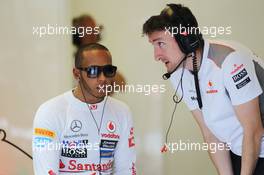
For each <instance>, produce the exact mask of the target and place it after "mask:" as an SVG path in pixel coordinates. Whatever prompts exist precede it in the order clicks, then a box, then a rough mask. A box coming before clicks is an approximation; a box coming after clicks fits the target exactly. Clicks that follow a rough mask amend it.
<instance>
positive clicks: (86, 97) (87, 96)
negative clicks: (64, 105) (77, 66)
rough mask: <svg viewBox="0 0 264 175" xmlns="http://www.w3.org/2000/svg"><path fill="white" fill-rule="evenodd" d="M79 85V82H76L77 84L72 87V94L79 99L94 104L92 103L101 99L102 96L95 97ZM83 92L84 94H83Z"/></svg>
mask: <svg viewBox="0 0 264 175" xmlns="http://www.w3.org/2000/svg"><path fill="white" fill-rule="evenodd" d="M82 89H83V91H82ZM82 89H81V87H80V84H78V86H77V87H76V88H75V89H74V91H73V95H74V96H75V97H76V98H77V99H79V100H80V101H82V102H84V103H89V104H94V103H99V102H101V101H103V99H104V98H103V97H102V98H96V97H94V96H93V95H91V94H90V93H89V92H87V91H86V90H85V89H84V87H82ZM83 93H84V94H83Z"/></svg>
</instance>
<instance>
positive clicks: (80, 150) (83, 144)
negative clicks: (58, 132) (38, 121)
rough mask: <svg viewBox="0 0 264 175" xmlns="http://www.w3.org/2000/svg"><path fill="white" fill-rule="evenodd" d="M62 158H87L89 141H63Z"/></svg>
mask: <svg viewBox="0 0 264 175" xmlns="http://www.w3.org/2000/svg"><path fill="white" fill-rule="evenodd" d="M62 143H63V147H62V151H61V156H64V157H70V158H86V157H87V146H88V140H77V141H65V140H64V141H63V142H62Z"/></svg>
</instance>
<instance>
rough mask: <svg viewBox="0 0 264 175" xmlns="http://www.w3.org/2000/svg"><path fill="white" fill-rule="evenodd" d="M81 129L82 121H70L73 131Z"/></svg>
mask: <svg viewBox="0 0 264 175" xmlns="http://www.w3.org/2000/svg"><path fill="white" fill-rule="evenodd" d="M81 129H82V122H81V121H80V120H73V121H72V122H71V130H72V131H73V132H79V131H80V130H81Z"/></svg>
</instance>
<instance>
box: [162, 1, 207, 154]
mask: <svg viewBox="0 0 264 175" xmlns="http://www.w3.org/2000/svg"><path fill="white" fill-rule="evenodd" d="M186 12H187V13H186ZM160 15H161V16H163V17H164V18H165V19H167V20H168V21H169V24H170V25H172V26H170V27H178V31H177V32H178V33H176V34H174V33H173V34H174V35H173V36H174V38H175V41H176V42H177V44H178V45H179V48H180V50H181V51H182V52H183V53H184V54H185V56H184V57H182V58H181V61H180V63H179V64H178V65H177V66H176V67H175V69H174V70H173V71H172V72H167V73H165V74H164V75H163V76H162V77H163V79H164V80H167V79H169V78H170V76H171V74H173V73H174V72H175V71H176V70H177V69H178V68H179V66H180V65H181V64H182V63H183V71H182V74H181V78H180V81H179V83H178V85H177V88H176V90H175V94H174V95H173V101H174V103H175V106H174V109H173V112H172V116H171V120H170V124H169V127H168V129H167V131H166V139H165V143H168V134H169V131H170V129H171V125H172V122H173V118H174V113H175V111H176V108H177V104H178V103H180V102H181V100H182V98H183V94H184V92H183V87H182V78H183V73H184V69H185V62H184V61H185V60H186V59H187V58H189V57H192V61H193V71H192V73H193V75H194V82H195V89H196V95H197V102H198V105H199V108H200V109H202V107H203V104H202V98H201V92H200V87H199V80H198V65H197V57H196V50H197V49H198V48H200V47H203V45H204V40H203V37H202V34H201V33H200V32H198V33H197V30H196V29H197V27H198V23H197V21H196V19H195V17H194V16H193V14H192V12H191V11H190V10H189V9H188V8H183V6H182V5H178V4H167V7H166V8H165V9H164V10H162V11H161V13H160ZM189 19H194V21H192V22H193V24H191V25H190V24H188V21H189ZM192 27H194V29H195V32H193V31H192V30H191V31H190V30H189V29H190V28H191V29H193V28H192ZM180 29H185V30H180ZM202 55H203V53H202ZM179 87H181V91H182V96H181V97H180V99H179V100H177V99H178V97H177V95H176V94H177V91H178V88H179ZM166 151H167V146H166V145H164V146H163V148H162V150H161V152H166Z"/></svg>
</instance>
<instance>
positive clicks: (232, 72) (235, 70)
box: [230, 64, 244, 75]
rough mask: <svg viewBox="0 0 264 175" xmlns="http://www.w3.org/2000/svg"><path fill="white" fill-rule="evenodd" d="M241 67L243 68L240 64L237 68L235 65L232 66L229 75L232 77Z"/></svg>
mask: <svg viewBox="0 0 264 175" xmlns="http://www.w3.org/2000/svg"><path fill="white" fill-rule="evenodd" d="M243 67H244V64H240V65H239V66H238V65H237V64H234V70H232V71H231V72H230V74H231V75H232V74H234V73H236V72H237V71H239V70H240V69H241V68H243Z"/></svg>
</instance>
